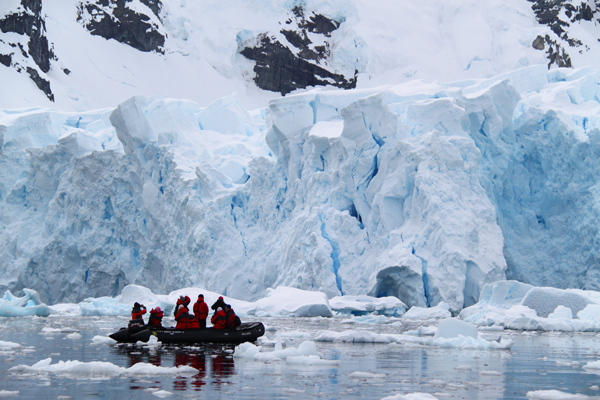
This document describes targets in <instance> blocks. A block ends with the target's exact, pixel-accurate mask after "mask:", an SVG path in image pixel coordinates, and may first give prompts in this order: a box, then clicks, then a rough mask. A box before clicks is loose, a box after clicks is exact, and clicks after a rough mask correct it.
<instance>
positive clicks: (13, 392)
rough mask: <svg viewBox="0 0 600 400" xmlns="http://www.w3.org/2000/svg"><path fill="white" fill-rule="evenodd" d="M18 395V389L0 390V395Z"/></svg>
mask: <svg viewBox="0 0 600 400" xmlns="http://www.w3.org/2000/svg"><path fill="white" fill-rule="evenodd" d="M18 395H19V391H18V390H0V397H13V396H15V397H16V396H18Z"/></svg>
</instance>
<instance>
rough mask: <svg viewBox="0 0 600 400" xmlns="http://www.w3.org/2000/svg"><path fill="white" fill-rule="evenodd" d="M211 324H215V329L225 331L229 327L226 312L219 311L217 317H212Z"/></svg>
mask: <svg viewBox="0 0 600 400" xmlns="http://www.w3.org/2000/svg"><path fill="white" fill-rule="evenodd" d="M210 322H211V323H212V324H213V326H214V328H215V329H225V327H226V325H227V317H226V316H225V311H223V310H222V309H219V310H218V311H217V312H216V313H215V315H213V316H212V318H211V319H210Z"/></svg>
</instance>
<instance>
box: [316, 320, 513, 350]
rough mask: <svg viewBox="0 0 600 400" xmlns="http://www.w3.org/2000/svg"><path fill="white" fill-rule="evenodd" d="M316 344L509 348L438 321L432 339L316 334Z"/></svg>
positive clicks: (463, 326)
mask: <svg viewBox="0 0 600 400" xmlns="http://www.w3.org/2000/svg"><path fill="white" fill-rule="evenodd" d="M314 340H315V341H318V342H342V343H418V344H421V345H427V346H440V347H457V348H464V349H483V350H494V349H497V350H507V349H510V348H511V347H512V345H513V342H512V341H510V340H507V341H504V340H501V341H500V342H496V341H488V340H486V339H484V338H483V337H482V336H481V335H479V333H478V332H477V327H476V326H474V325H472V324H469V323H466V322H464V321H461V320H458V319H456V318H448V319H444V320H442V321H440V324H439V326H438V328H437V330H436V333H435V335H434V337H433V338H426V337H418V336H415V335H407V334H381V333H375V332H370V331H364V330H361V331H358V330H356V331H344V332H334V331H320V332H317V334H316V336H315V339H314Z"/></svg>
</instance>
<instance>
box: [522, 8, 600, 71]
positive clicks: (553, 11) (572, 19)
mask: <svg viewBox="0 0 600 400" xmlns="http://www.w3.org/2000/svg"><path fill="white" fill-rule="evenodd" d="M528 1H529V2H531V3H532V5H531V8H532V9H533V11H534V13H535V16H536V19H537V21H538V22H539V23H540V24H543V25H547V26H548V27H550V29H551V30H552V32H553V33H555V34H556V36H558V39H553V38H551V37H550V35H545V37H544V38H542V37H541V36H538V37H537V38H536V39H535V40H534V42H533V44H532V45H533V47H534V48H536V49H538V50H544V49H545V48H546V46H545V44H547V45H548V48H547V49H546V54H547V58H548V60H549V63H548V68H550V67H551V66H552V64H555V65H556V66H558V67H572V64H571V57H570V56H569V53H568V52H569V51H572V50H574V51H579V52H583V51H587V50H589V47H588V46H587V45H586V44H585V43H583V42H582V41H581V40H579V39H577V38H576V37H573V36H572V34H571V33H570V32H569V28H570V27H571V26H572V25H573V24H577V23H581V22H583V21H590V22H594V23H595V24H596V25H598V23H600V1H598V0H594V2H593V6H594V9H592V6H590V2H588V1H581V0H579V1H577V0H528ZM599 40H600V39H599ZM544 42H545V44H544Z"/></svg>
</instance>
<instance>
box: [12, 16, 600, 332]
mask: <svg viewBox="0 0 600 400" xmlns="http://www.w3.org/2000/svg"><path fill="white" fill-rule="evenodd" d="M474 7H475V6H474ZM599 87H600V71H597V70H593V69H580V70H570V69H553V70H550V71H548V70H547V68H546V66H544V65H541V66H531V67H527V68H522V69H518V70H515V71H512V72H508V73H505V74H502V75H497V76H494V77H493V78H490V79H487V80H481V81H472V80H470V81H462V82H455V83H452V84H442V83H431V82H425V81H418V80H417V81H410V82H406V83H404V84H400V85H397V86H387V87H379V88H369V89H360V90H349V91H341V90H313V91H309V92H305V93H302V94H298V95H293V96H287V97H285V98H278V99H274V100H272V101H271V102H270V104H269V106H268V107H267V108H265V109H261V110H256V111H253V112H249V111H247V110H245V108H244V107H243V106H242V104H241V103H240V102H239V101H238V100H236V98H235V96H229V97H226V98H223V99H220V100H217V101H216V102H214V103H213V104H211V105H209V106H207V107H204V108H203V107H202V106H200V105H199V104H198V103H194V102H192V101H187V100H173V99H165V98H162V97H134V98H131V99H129V100H126V101H124V102H123V103H121V104H120V105H119V106H118V107H116V108H114V109H111V108H109V109H102V110H95V111H86V112H64V111H57V110H50V109H44V108H31V109H22V110H3V111H0V126H1V127H0V138H1V139H0V151H1V152H0V166H1V167H2V168H0V220H1V221H2V224H0V289H2V288H3V289H8V290H12V291H15V290H20V289H22V288H31V289H35V290H36V291H38V292H39V294H40V298H41V299H42V300H43V301H45V302H47V303H50V304H52V303H56V302H81V301H82V300H83V299H85V298H88V297H90V296H91V297H93V298H94V299H96V300H93V301H90V302H89V303H90V306H89V309H90V310H95V311H89V312H90V313H92V312H104V311H103V310H104V309H105V308H104V306H105V305H108V304H109V303H110V304H112V305H113V306H114V307H115V308H114V309H110V310H108V311H107V312H109V313H113V314H114V313H117V314H126V313H128V312H129V310H130V302H129V301H127V302H125V303H124V304H114V303H111V302H110V301H109V300H107V303H102V300H98V299H99V298H101V296H109V299H110V298H115V297H116V296H118V295H119V293H121V291H122V290H123V288H125V286H127V285H129V284H137V285H143V286H146V287H148V288H149V289H150V290H152V291H153V292H157V293H172V294H173V293H175V292H174V291H176V290H177V289H179V288H188V287H192V286H195V287H203V288H206V289H207V291H208V290H210V291H211V292H212V293H221V294H223V295H225V296H230V297H231V298H235V299H240V301H242V300H243V301H248V302H254V301H257V300H258V299H262V298H266V296H267V295H268V293H270V292H269V290H270V289H273V288H275V293H276V291H277V290H278V288H280V287H292V288H297V289H301V290H304V291H314V292H321V293H324V295H322V294H318V295H317V296H320V299H321V300H319V301H317V302H316V303H315V304H314V306H315V307H316V310H315V309H313V308H309V309H308V310H307V309H302V308H295V309H288V308H287V304H286V307H283V306H282V308H281V310H279V311H277V312H280V313H283V312H284V311H287V312H289V313H291V314H294V315H303V314H305V315H315V314H317V315H319V313H321V314H320V315H325V314H327V312H328V309H327V308H328V307H325V306H324V305H323V304H325V303H326V300H327V298H334V297H336V296H342V295H352V296H364V295H370V296H373V297H379V298H384V297H396V298H398V299H399V300H400V301H401V302H402V303H404V304H405V305H406V306H407V307H415V306H416V307H422V308H425V307H431V306H435V305H440V304H442V303H446V304H447V305H448V307H449V309H448V311H449V312H454V313H456V312H458V311H460V310H461V309H462V308H463V307H468V306H471V305H472V304H475V303H476V302H477V301H478V300H479V295H480V292H481V291H482V288H483V287H484V285H485V284H487V283H492V282H496V281H499V280H503V279H505V278H506V277H509V278H515V279H516V278H518V279H519V280H521V281H524V282H527V283H528V284H531V285H540V283H542V282H543V283H544V284H546V285H552V286H555V287H557V288H579V289H597V288H598V287H600V275H598V274H596V273H595V272H594V271H595V267H594V266H595V265H596V264H595V263H596V262H597V259H596V257H597V256H596V255H595V254H597V252H596V250H595V249H596V247H595V245H594V243H593V242H592V240H593V238H594V237H595V236H596V234H597V233H598V231H597V226H599V225H598V224H596V219H597V215H596V212H597V211H596V207H595V204H596V197H597V193H596V192H597V190H596V185H597V184H596V182H595V181H596V180H597V174H595V173H594V172H593V171H595V169H596V168H597V165H598V159H599V158H598V157H597V156H596V155H595V154H596V153H595V152H596V150H595V144H596V142H597V139H598V140H600V136H598V132H600V118H598V115H600V104H599V100H598V99H599V95H598V93H599V90H600V89H599ZM232 118H233V119H232ZM336 121H337V123H335V124H333V125H332V126H333V128H331V126H330V128H331V129H334V130H336V132H335V134H333V133H332V134H324V133H323V132H325V131H326V130H327V129H329V128H327V125H325V126H323V125H320V126H319V127H318V129H313V128H315V124H317V123H319V122H336ZM340 127H341V133H339V129H340ZM338 133H339V134H338ZM557 290H558V289H557ZM580 292H583V291H580ZM580 292H578V291H570V292H557V293H563V294H565V295H566V296H567V297H568V299H567V298H565V299H564V301H563V302H568V303H569V304H563V305H565V306H569V307H570V308H571V309H572V311H573V315H576V313H577V312H578V311H580V310H582V309H583V308H585V306H586V305H587V304H588V303H590V302H591V301H589V299H588V297H589V296H588V297H586V296H583V295H582V294H581V293H580ZM586 292H591V290H586ZM137 295H138V294H136V296H137ZM142 295H143V293H139V296H142ZM188 295H190V297H191V298H192V299H193V300H195V297H194V294H193V293H191V294H188ZM205 295H206V294H205ZM539 296H550V297H551V298H553V299H556V298H558V297H557V295H556V294H552V293H550V291H549V290H541V291H537V290H531V291H529V293H528V297H526V298H524V299H523V304H522V305H524V306H528V307H529V304H534V303H535V304H537V307H542V305H544V306H545V307H546V308H544V309H543V310H542V309H541V308H539V309H538V310H537V312H538V316H542V317H546V316H547V315H549V314H550V313H552V312H554V311H555V309H556V306H557V305H559V304H553V303H549V302H545V301H542V300H543V299H540V298H539ZM167 300H169V303H174V301H172V299H167ZM94 301H96V302H98V301H100V303H96V304H94ZM136 301H137V300H136ZM161 301H162V300H161ZM594 303H595V301H594ZM99 304H100V305H99ZM156 304H163V305H165V306H166V303H156ZM156 304H154V305H156ZM148 305H151V304H146V306H148ZM161 307H162V305H161ZM235 307H237V308H242V309H243V308H244V307H245V305H244V303H240V304H239V305H234V308H235ZM269 307H271V305H269ZM294 307H295V306H294ZM311 307H313V306H311ZM81 309H85V307H81ZM248 310H249V309H248ZM262 310H263V311H264V312H265V313H271V312H272V311H271V310H269V309H267V308H264V307H263V309H262ZM260 312H261V309H260V308H255V313H256V314H259V313H260ZM383 312H384V313H385V310H383ZM408 313H410V311H409V312H408ZM87 315H89V314H87ZM265 315H266V314H265ZM409 315H410V314H409ZM560 320H562V319H560Z"/></svg>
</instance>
